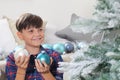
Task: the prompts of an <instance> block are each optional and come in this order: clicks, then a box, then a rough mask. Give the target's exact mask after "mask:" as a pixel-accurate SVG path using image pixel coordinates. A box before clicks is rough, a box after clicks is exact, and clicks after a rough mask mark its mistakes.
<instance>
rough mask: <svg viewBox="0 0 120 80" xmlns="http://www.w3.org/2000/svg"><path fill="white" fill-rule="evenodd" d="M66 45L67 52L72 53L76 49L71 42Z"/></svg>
mask: <svg viewBox="0 0 120 80" xmlns="http://www.w3.org/2000/svg"><path fill="white" fill-rule="evenodd" d="M64 46H65V52H66V53H71V52H73V51H74V45H73V44H72V43H71V42H66V43H65V44H64Z"/></svg>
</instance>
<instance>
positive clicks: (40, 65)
mask: <svg viewBox="0 0 120 80" xmlns="http://www.w3.org/2000/svg"><path fill="white" fill-rule="evenodd" d="M52 62H53V59H52V58H50V65H51V64H52ZM50 65H48V64H46V63H45V62H44V61H43V62H42V63H41V62H40V60H37V59H35V66H36V69H37V71H38V72H41V73H46V72H49V68H50Z"/></svg>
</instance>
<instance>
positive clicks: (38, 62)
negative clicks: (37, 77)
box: [35, 59, 45, 72]
mask: <svg viewBox="0 0 120 80" xmlns="http://www.w3.org/2000/svg"><path fill="white" fill-rule="evenodd" d="M35 65H36V68H37V71H38V72H44V69H45V68H44V67H43V65H42V64H41V63H40V61H39V60H37V59H35Z"/></svg>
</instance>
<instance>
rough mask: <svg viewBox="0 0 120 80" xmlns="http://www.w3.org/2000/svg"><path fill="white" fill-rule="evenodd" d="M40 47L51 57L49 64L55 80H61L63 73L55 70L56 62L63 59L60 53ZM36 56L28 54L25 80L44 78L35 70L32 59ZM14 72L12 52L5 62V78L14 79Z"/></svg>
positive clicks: (15, 70) (15, 69) (15, 67)
mask: <svg viewBox="0 0 120 80" xmlns="http://www.w3.org/2000/svg"><path fill="white" fill-rule="evenodd" d="M40 48H41V50H45V51H46V52H47V53H48V55H49V56H50V57H52V58H53V63H52V64H51V66H50V71H51V73H52V74H53V76H55V78H56V80H63V73H59V72H57V68H58V62H62V61H63V59H62V57H61V56H60V54H59V53H57V52H55V51H54V50H50V49H44V48H43V47H42V46H41V47H40ZM36 56H37V55H36ZM36 56H33V55H31V56H30V61H29V64H28V68H27V71H26V76H25V80H44V78H43V77H42V75H40V73H39V72H37V70H36V68H35V62H34V59H36ZM16 72H17V66H16V65H15V60H14V55H13V52H12V53H10V55H9V56H8V57H7V64H6V74H7V80H15V77H16Z"/></svg>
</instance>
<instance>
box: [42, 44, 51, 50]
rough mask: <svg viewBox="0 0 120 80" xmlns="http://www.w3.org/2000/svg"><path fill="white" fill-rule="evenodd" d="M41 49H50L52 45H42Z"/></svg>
mask: <svg viewBox="0 0 120 80" xmlns="http://www.w3.org/2000/svg"><path fill="white" fill-rule="evenodd" d="M42 46H43V48H45V49H52V47H53V46H52V44H42Z"/></svg>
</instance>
